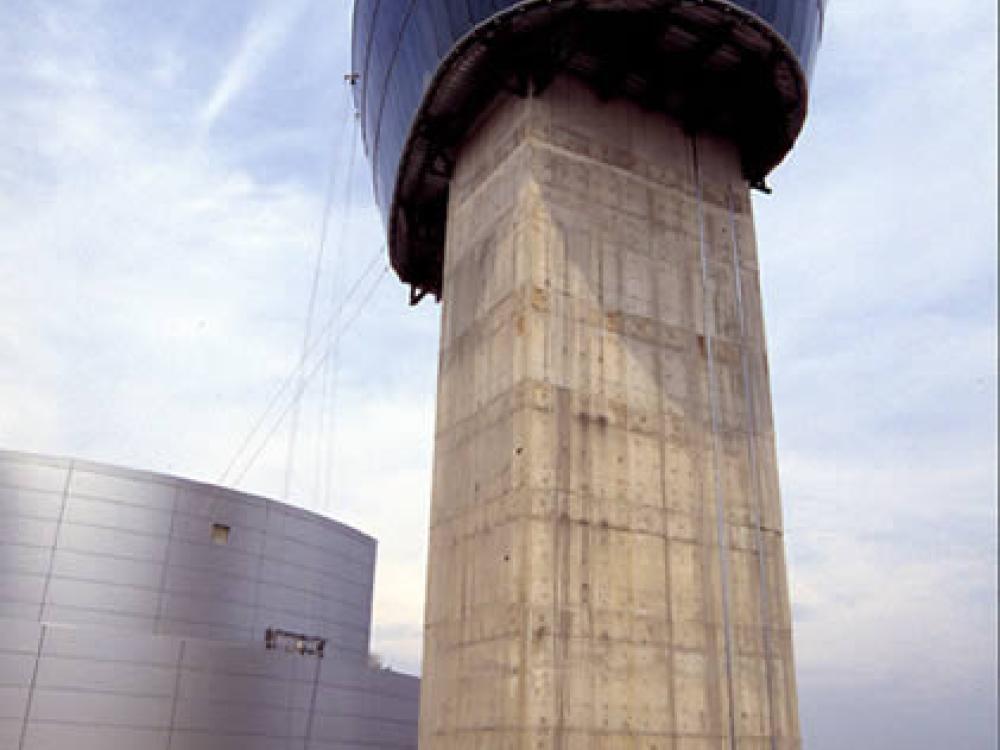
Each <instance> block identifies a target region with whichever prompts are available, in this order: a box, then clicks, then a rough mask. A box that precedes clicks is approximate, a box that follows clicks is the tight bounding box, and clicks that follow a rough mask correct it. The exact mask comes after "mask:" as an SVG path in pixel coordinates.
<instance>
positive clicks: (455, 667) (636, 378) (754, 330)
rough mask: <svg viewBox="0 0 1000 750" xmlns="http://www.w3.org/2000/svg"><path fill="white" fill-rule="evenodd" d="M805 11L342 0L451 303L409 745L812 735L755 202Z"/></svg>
mask: <svg viewBox="0 0 1000 750" xmlns="http://www.w3.org/2000/svg"><path fill="white" fill-rule="evenodd" d="M823 14H824V2H821V0H733V1H728V0H521V1H520V2H515V1H514V0H356V3H355V9H354V39H353V57H354V73H355V74H356V81H357V85H356V86H355V96H356V106H357V109H358V111H359V113H360V116H361V119H362V124H363V133H364V139H365V148H366V151H367V154H368V156H369V159H370V161H371V164H372V168H373V177H374V187H375V195H376V200H377V201H378V204H379V206H380V208H381V210H382V213H383V217H384V219H385V222H386V226H387V230H388V238H389V241H388V244H389V251H390V256H391V260H392V265H393V267H394V269H395V270H396V272H397V274H398V275H399V278H400V279H401V280H402V281H403V282H405V283H406V284H408V285H409V286H410V289H411V301H412V302H414V303H416V302H419V301H420V300H421V299H423V298H425V297H426V296H427V295H432V296H434V297H436V298H438V299H440V300H441V301H442V323H441V352H440V369H439V382H438V406H437V426H436V435H435V440H436V442H435V459H434V481H433V498H432V504H431V530H430V544H429V549H430V554H429V561H428V584H427V604H426V614H425V620H426V627H425V640H424V666H423V675H422V677H423V679H422V685H421V718H420V746H421V748H422V750H438V749H445V748H446V749H448V750H467V749H470V748H504V749H505V750H507V749H510V750H529V748H530V750H550V749H551V750H556V749H559V750H598V749H601V750H604V749H607V750H611V749H612V748H613V749H614V750H624V749H625V748H629V749H632V748H634V749H635V750H639V749H640V748H641V749H642V750H667V749H668V748H670V749H677V750H708V749H709V748H712V749H713V750H718V749H719V748H727V749H729V750H735V749H736V748H746V749H747V750H750V749H751V748H753V749H754V750H765V748H766V749H768V750H777V749H779V748H782V749H784V748H799V747H800V746H801V741H800V734H799V727H798V711H797V701H796V689H795V673H794V665H793V658H792V633H791V617H790V611H789V598H788V589H787V580H786V572H785V557H784V543H783V538H782V517H781V508H780V499H779V492H778V477H777V467H776V462H775V446H774V432H773V420H772V412H771V396H770V385H769V378H768V369H767V357H766V349H765V343H764V323H763V315H762V310H761V299H760V287H759V277H758V255H757V249H756V244H755V239H754V229H753V218H752V213H751V203H750V197H749V191H750V190H751V189H753V188H758V189H765V190H766V184H765V179H766V177H767V175H768V173H769V172H770V171H771V170H772V169H773V168H774V167H775V166H776V165H777V164H778V163H779V162H780V161H781V160H782V159H783V158H784V157H785V155H786V154H787V153H788V152H789V150H790V149H791V147H792V146H793V144H794V143H795V140H796V138H797V136H798V134H799V132H800V130H801V128H802V125H803V122H804V119H805V114H806V104H807V82H808V79H809V74H810V71H811V69H812V67H813V61H814V58H815V54H816V50H817V48H818V45H819V41H820V37H821V34H822V25H823Z"/></svg>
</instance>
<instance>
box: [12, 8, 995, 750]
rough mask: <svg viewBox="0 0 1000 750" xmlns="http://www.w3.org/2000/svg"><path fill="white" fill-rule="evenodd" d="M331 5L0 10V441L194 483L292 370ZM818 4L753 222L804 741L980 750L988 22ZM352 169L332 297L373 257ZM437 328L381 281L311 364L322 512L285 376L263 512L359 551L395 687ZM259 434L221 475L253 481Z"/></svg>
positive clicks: (990, 238)
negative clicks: (330, 389) (329, 434)
mask: <svg viewBox="0 0 1000 750" xmlns="http://www.w3.org/2000/svg"><path fill="white" fill-rule="evenodd" d="M140 6H141V7H142V10H141V11H136V10H135V8H138V7H140ZM348 11H349V3H340V2H337V3H328V2H321V1H320V0H314V1H313V2H307V0H293V1H292V2H290V3H282V2H273V3H264V2H261V3H260V4H259V5H258V6H256V11H255V12H254V13H251V15H250V18H249V20H248V21H246V22H245V23H243V22H242V19H244V18H246V6H245V4H244V3H243V2H241V1H240V0H220V2H218V3H212V4H205V3H203V2H201V0H177V2H176V3H161V4H148V3H147V4H139V5H132V4H101V3H94V2H91V0H64V2H61V3H59V4H48V5H47V6H44V8H43V7H42V6H41V5H37V6H36V5H31V4H29V3H7V4H3V3H0V404H2V408H0V446H2V447H4V448H14V449H25V450H35V451H41V452H52V453H64V454H72V455H78V456H81V457H86V458H92V459H96V460H103V461H109V462H112V463H119V464H124V465H134V466H136V467H140V468H148V469H154V470H163V471H171V472H175V473H179V474H181V475H185V476H191V477H194V478H199V479H204V480H208V481H214V480H215V479H216V478H217V477H218V475H219V474H220V472H221V471H222V469H223V468H224V467H225V465H226V463H227V462H228V460H229V458H230V457H231V455H232V453H233V451H234V450H235V449H236V447H237V446H238V445H239V443H240V441H241V440H242V438H243V437H244V436H245V434H246V431H247V430H248V429H249V427H250V425H251V424H252V423H253V420H254V419H255V418H256V417H257V416H258V415H259V414H260V411H261V410H262V409H263V406H264V404H265V403H266V401H267V397H268V396H269V395H270V394H271V393H272V392H273V390H274V388H275V387H276V386H277V385H278V384H279V383H280V382H281V381H282V380H283V378H284V376H285V375H286V374H287V372H288V369H289V367H290V366H291V365H292V363H294V362H295V360H296V356H297V353H296V349H297V344H298V342H299V341H301V326H302V314H303V311H304V308H305V304H304V298H305V295H306V294H307V293H308V283H309V276H310V268H309V263H310V258H311V257H312V256H313V253H314V250H315V242H316V235H317V233H318V226H319V223H320V211H321V204H322V195H323V188H324V185H325V181H326V178H327V162H326V161H325V160H326V159H327V158H328V156H327V154H328V153H329V151H330V148H329V138H330V136H331V131H334V130H336V128H337V125H336V123H337V122H339V121H340V120H342V119H344V118H348V117H349V116H350V113H349V111H348V109H347V107H346V103H344V102H343V99H342V98H339V97H337V98H336V103H337V107H333V108H332V107H330V106H329V103H330V101H331V98H334V97H331V95H330V94H331V86H330V83H329V82H330V81H331V79H333V80H334V81H336V79H337V74H338V73H339V72H341V71H346V70H348V69H349V62H348V61H347V44H348V40H349V36H350V35H349V29H348V27H347V22H348V16H349V13H348ZM829 14H830V15H829V18H828V24H827V38H826V47H825V49H824V50H823V51H822V54H821V57H820V63H819V68H818V71H817V80H816V84H815V87H814V101H813V107H812V113H811V119H810V122H809V124H808V126H807V130H806V133H805V135H804V137H803V139H802V142H801V143H800V145H799V148H798V149H797V151H796V153H795V154H794V155H793V156H792V157H791V158H790V160H789V162H788V163H787V164H786V165H784V166H782V167H781V168H780V169H779V170H778V172H777V173H776V174H775V175H774V178H773V182H774V185H775V187H776V194H775V196H774V197H773V198H768V199H765V200H760V201H758V202H757V210H758V220H759V239H760V251H761V252H760V255H761V259H762V269H763V270H762V273H763V281H764V293H765V302H766V307H767V317H768V329H769V336H770V342H771V363H772V368H771V371H772V374H773V378H774V383H773V385H774V403H775V409H776V418H777V426H778V430H779V450H780V455H779V462H780V468H781V472H782V480H783V485H782V486H783V496H784V501H785V509H786V519H787V524H786V528H787V540H788V550H789V557H790V570H791V577H792V584H793V600H794V606H795V614H796V649H797V657H798V666H799V673H800V703H801V708H802V716H803V728H804V733H805V736H806V738H807V747H809V748H810V750H839V749H840V748H843V747H851V748H855V749H857V750H865V749H868V748H870V749H871V750H885V748H890V749H892V750H895V748H902V747H906V748H907V750H936V748H937V747H941V746H944V745H945V744H946V743H947V744H949V745H950V746H954V747H963V748H964V747H969V748H973V749H974V750H979V748H984V749H985V748H990V747H994V746H995V738H996V702H995V665H996V637H995V626H996V619H997V618H996V598H995V594H996V558H997V549H996V471H995V459H996V451H997V449H996V428H997V424H996V407H997V403H996V388H997V374H996V358H997V347H996V327H997V326H996V231H997V225H996V210H995V206H996V199H997V187H996V172H995V165H996V157H997V154H996V96H997V94H996V37H995V28H996V8H995V4H992V3H982V2H980V1H979V0H956V2H954V3H949V4H948V7H947V8H946V9H942V5H941V3H940V2H938V1H937V0H935V1H934V2H931V0H900V2H897V3H831V4H830V10H829ZM278 81H280V82H281V85H280V86H279V85H277V84H276V82H278ZM334 93H338V94H339V93H340V92H337V91H335V92H334ZM237 102H239V105H240V106H235V103H237ZM223 128H225V131H226V138H200V137H199V136H202V135H204V134H205V133H206V132H209V131H214V132H220V131H221V130H222V129H223ZM335 150H336V152H337V153H339V154H341V155H343V154H346V149H345V148H343V147H341V148H338V149H335ZM320 155H322V157H321V156H320ZM364 171H365V167H364V166H363V163H362V160H361V159H360V158H359V159H358V163H357V174H355V175H354V176H353V178H354V179H355V180H356V181H358V184H357V186H356V189H355V191H354V195H355V196H356V199H355V201H354V202H353V203H352V204H351V205H345V204H344V203H343V201H342V200H341V199H340V198H338V201H336V202H335V206H334V216H333V220H332V224H333V225H334V226H340V225H342V224H345V223H346V225H347V227H348V231H347V238H348V241H347V245H346V247H345V252H344V253H343V256H342V257H343V259H344V260H343V262H344V265H343V267H341V268H339V269H338V270H339V273H340V274H341V277H340V279H339V288H341V289H343V288H344V284H345V282H347V281H350V280H352V279H353V278H354V277H355V275H356V273H357V272H358V271H359V270H360V267H361V266H362V265H364V263H365V261H366V260H367V258H369V257H371V256H370V253H371V252H372V251H374V250H375V249H376V248H377V247H378V246H379V245H380V244H381V242H382V237H383V228H382V227H381V224H380V222H379V220H378V218H377V216H376V214H375V211H374V209H373V207H372V206H371V205H370V203H369V202H368V201H367V200H364V201H361V200H358V199H357V196H363V195H365V192H366V191H367V187H363V186H362V183H364V182H365V181H366V179H367V178H366V177H365V176H364ZM336 195H337V196H343V195H344V191H342V190H339V189H338V191H337V192H336ZM332 286H334V285H333V284H330V283H328V281H325V282H324V288H325V289H330V288H331V287H332ZM330 296H331V295H329V294H328V295H326V296H324V298H323V304H324V313H323V315H321V318H322V319H325V315H326V314H328V313H329V309H330V302H331V300H330V299H329V297H330ZM437 315H438V310H437V309H436V308H434V307H433V306H429V305H424V306H421V307H419V308H417V309H415V310H414V309H410V308H408V307H407V306H406V304H405V290H404V289H402V288H400V287H398V286H397V285H395V284H393V283H383V285H382V287H380V289H379V293H378V294H376V296H375V298H374V299H373V300H372V303H371V307H370V309H369V311H368V312H367V313H366V314H364V315H362V316H361V317H360V318H359V319H358V322H357V324H356V328H355V329H353V330H352V334H351V335H350V336H349V337H348V339H346V341H345V346H344V349H343V350H342V356H341V365H340V370H339V374H340V391H339V398H338V402H337V403H338V404H339V409H338V410H337V412H336V425H337V429H336V437H337V439H336V450H334V451H333V470H334V477H335V482H336V486H337V490H336V492H335V494H334V496H333V498H332V503H331V504H329V505H326V504H324V502H323V500H322V499H321V498H319V497H318V495H317V494H316V492H315V488H314V481H313V474H314V468H315V467H314V465H313V464H314V463H315V461H316V460H319V456H318V455H317V459H313V458H312V456H313V455H314V454H317V451H316V442H317V436H318V431H319V430H318V426H317V423H318V419H317V417H318V412H319V411H320V403H319V401H318V400H317V399H316V396H315V392H314V391H315V389H313V391H310V395H309V397H308V398H309V399H310V400H309V402H308V403H307V404H306V406H305V408H304V409H303V419H302V424H301V435H300V439H299V444H300V445H302V446H303V452H304V454H308V456H309V457H310V458H309V459H308V460H303V461H302V462H300V463H299V466H300V467H301V471H300V473H299V474H297V475H296V479H295V482H294V484H293V491H292V497H291V498H290V499H291V500H292V501H293V502H295V503H297V504H300V505H302V506H305V507H311V508H313V509H316V510H321V511H323V512H328V513H331V514H332V515H334V516H335V517H337V518H339V519H341V520H344V521H346V522H348V523H352V524H354V525H357V526H358V527H359V528H361V529H364V530H365V531H368V532H369V533H372V534H374V535H375V536H376V537H378V539H379V540H380V546H379V561H378V572H377V585H376V593H375V623H374V624H375V630H374V634H375V642H374V645H373V648H374V649H375V650H376V651H378V652H380V653H382V654H383V655H385V656H386V657H387V658H388V660H389V661H390V663H392V664H394V665H396V666H401V667H406V668H410V669H416V668H417V667H418V666H419V663H420V648H421V620H422V608H423V595H424V575H423V574H424V564H425V559H426V549H425V544H426V528H427V505H428V501H429V493H430V478H429V477H430V462H431V448H432V439H433V398H434V376H435V364H436V347H437V329H436V325H437ZM282 436H283V433H282V431H281V429H279V431H278V433H277V437H276V439H275V440H274V441H273V443H272V448H271V449H269V450H265V451H264V452H263V453H262V454H261V456H260V459H259V460H258V462H257V463H256V465H255V466H254V469H253V471H251V472H250V473H249V474H248V475H247V477H246V480H245V483H244V484H243V488H244V489H247V490H250V491H254V492H258V493H261V494H274V493H275V492H276V491H277V490H278V488H280V487H281V485H282V477H283V472H284V450H283V447H284V444H285V443H284V440H283V439H282ZM348 436H349V439H348ZM845 715H849V716H850V717H851V719H852V721H850V722H845V721H843V718H842V717H843V716H845Z"/></svg>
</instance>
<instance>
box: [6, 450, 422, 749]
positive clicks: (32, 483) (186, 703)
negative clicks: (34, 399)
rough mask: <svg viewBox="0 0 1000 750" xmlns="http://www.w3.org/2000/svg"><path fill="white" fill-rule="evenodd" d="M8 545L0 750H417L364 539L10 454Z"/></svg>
mask: <svg viewBox="0 0 1000 750" xmlns="http://www.w3.org/2000/svg"><path fill="white" fill-rule="evenodd" d="M223 527H225V528H226V529H228V532H227V533H226V534H223V536H228V538H227V539H226V540H225V543H220V542H221V541H222V540H221V539H220V537H219V535H218V534H214V535H213V530H214V529H216V528H219V529H222V528H223ZM0 545H2V546H0V748H4V749H6V748H18V750H43V749H50V748H51V749H53V750H55V749H56V748H59V749H60V750H62V749H63V748H70V747H71V748H74V750H88V749H89V748H102V750H104V749H107V748H115V750H126V749H128V748H136V750H138V749H140V748H141V749H142V750H146V749H147V748H157V749H158V748H165V749H167V750H195V749H200V748H206V749H207V748H212V749H213V750H219V749H224V748H234V749H235V748H240V750H244V749H247V748H249V749H257V748H260V749H263V748H267V749H268V750H271V749H272V748H273V749H274V750H278V749H279V748H280V749H281V750H286V749H287V748H306V749H307V750H308V749H309V748H356V747H358V746H364V747H377V748H412V747H415V746H416V739H415V738H416V717H417V693H418V681H417V680H416V679H415V678H413V677H409V676H406V675H400V674H396V673H392V672H388V671H383V670H378V669H371V668H370V667H369V666H368V661H367V659H368V637H369V624H370V619H371V591H372V580H373V572H374V560H375V541H374V540H373V539H371V538H370V537H367V536H365V535H364V534H361V533H360V532H357V531H355V530H353V529H350V528H348V527H345V526H343V525H341V524H338V523H336V522H334V521H331V520H329V519H325V518H321V517H319V516H315V515H313V514H310V513H306V512H304V511H300V510H296V509H293V508H289V507H287V506H284V505H281V504H279V503H275V502H273V501H269V500H265V499H262V498H255V497H249V496H246V495H242V494H240V493H236V492H232V491H229V490H223V489H221V488H218V487H212V486H208V485H201V484H197V483H193V482H186V481H183V480H179V479H174V478H171V477H163V476H158V475H153V474H147V473H142V472H133V471H127V470H122V469H115V468H111V467H106V466H100V465H96V464H90V463H85V462H72V461H66V460H60V459H49V458H43V457H36V456H27V455H23V454H16V453H3V452H0ZM268 627H276V628H281V629H283V630H288V631H293V632H298V633H303V634H306V635H310V636H318V637H322V638H326V639H328V642H327V647H326V651H325V654H326V655H325V656H324V657H323V658H318V657H316V656H306V655H300V654H297V653H286V652H283V651H274V650H271V651H268V650H265V641H264V633H265V631H266V629H267V628H268Z"/></svg>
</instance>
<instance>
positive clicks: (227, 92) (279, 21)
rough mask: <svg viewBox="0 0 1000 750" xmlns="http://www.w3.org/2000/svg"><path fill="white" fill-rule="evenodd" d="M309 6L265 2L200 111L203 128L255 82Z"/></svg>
mask: <svg viewBox="0 0 1000 750" xmlns="http://www.w3.org/2000/svg"><path fill="white" fill-rule="evenodd" d="M305 9H306V2H305V0H282V2H264V3H262V4H261V7H260V9H259V10H258V12H257V13H256V14H255V15H254V16H253V17H252V18H251V19H250V22H249V23H248V24H247V27H246V29H245V30H244V32H243V37H242V39H241V40H240V44H239V48H238V49H237V51H236V54H235V55H233V57H232V59H231V60H230V62H229V64H228V65H227V66H226V68H225V70H224V71H223V73H222V75H221V77H220V78H219V81H218V83H217V84H216V86H215V89H214V90H213V91H212V95H211V96H210V97H209V99H208V101H207V102H206V103H205V106H204V107H203V108H202V110H201V113H200V119H201V124H202V127H203V128H204V129H205V130H209V129H211V127H212V124H213V123H214V122H215V121H216V120H217V119H218V118H219V116H220V115H221V114H222V113H223V112H224V111H225V109H226V107H228V106H229V104H230V102H232V101H233V100H234V99H235V98H236V97H237V96H239V94H240V92H241V91H243V90H244V89H245V88H246V87H247V86H248V85H250V84H251V83H252V82H253V79H254V76H256V75H257V74H258V73H259V72H260V71H261V69H262V68H263V67H264V66H265V65H266V64H267V62H268V60H269V59H270V58H271V57H272V56H273V55H274V53H275V52H276V51H277V50H279V49H280V48H281V46H282V44H283V43H284V42H285V40H286V39H287V37H288V35H289V33H290V32H291V31H292V28H293V27H294V25H295V23H296V22H297V21H298V20H299V18H300V17H301V16H302V13H303V12H304V11H305Z"/></svg>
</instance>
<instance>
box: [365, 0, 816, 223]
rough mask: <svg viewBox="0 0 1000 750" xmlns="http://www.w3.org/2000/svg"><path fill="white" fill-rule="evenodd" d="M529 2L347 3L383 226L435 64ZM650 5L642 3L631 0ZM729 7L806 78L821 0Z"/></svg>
mask: <svg viewBox="0 0 1000 750" xmlns="http://www.w3.org/2000/svg"><path fill="white" fill-rule="evenodd" d="M683 2H686V0H678V3H676V4H677V5H680V4H682V3H683ZM530 4H531V3H530V2H524V1H523V0H355V5H354V29H353V43H352V49H353V69H354V72H355V73H357V74H359V80H360V85H358V86H357V87H356V89H355V98H356V106H357V110H358V112H359V113H360V114H361V119H362V124H363V136H364V143H365V149H366V151H367V153H368V156H369V159H370V161H371V164H372V173H373V174H372V176H373V183H374V188H375V198H376V201H377V203H378V205H379V208H380V209H381V211H382V216H383V218H384V219H385V220H386V222H387V223H388V221H389V211H390V207H391V204H392V201H393V191H394V189H395V185H396V177H397V172H398V170H399V167H400V160H401V158H402V154H403V149H404V146H405V144H406V140H407V137H408V135H409V133H410V129H411V126H412V125H413V122H414V119H415V117H416V115H417V112H418V109H419V108H420V106H421V102H422V99H423V97H424V93H425V91H426V90H427V87H428V86H429V84H430V82H431V80H432V79H433V78H434V76H435V74H436V72H437V71H438V69H439V67H440V65H441V62H442V61H443V60H444V58H445V57H446V56H447V55H448V54H449V53H450V52H451V51H452V50H453V49H454V48H455V46H456V44H457V43H458V42H459V41H460V40H462V39H463V37H466V35H468V34H469V33H470V32H472V31H473V30H475V29H476V27H478V26H480V25H481V24H483V23H484V22H487V21H489V20H490V19H491V18H493V17H494V16H496V15H497V14H499V13H501V12H503V11H508V10H510V9H512V8H515V7H516V6H519V5H522V6H527V5H530ZM628 4H629V3H627V2H626V3H624V5H628ZM652 4H654V3H650V2H648V0H647V1H645V2H641V3H639V2H637V3H635V5H638V6H650V5H652ZM688 4H690V5H693V3H688ZM720 4H721V3H720ZM730 4H731V5H732V6H736V7H738V8H741V9H743V10H746V11H750V12H751V13H752V14H754V15H755V16H756V17H757V18H759V19H760V20H762V21H764V22H765V23H766V24H768V25H769V26H770V27H771V28H772V29H773V30H774V31H776V32H777V33H778V34H779V35H780V36H781V37H782V38H783V39H784V40H785V42H786V43H787V44H788V46H789V47H790V48H791V50H792V51H793V53H794V54H795V56H796V57H797V59H798V62H799V64H800V66H801V67H802V69H803V70H804V71H805V72H806V75H807V76H808V75H809V74H810V73H811V71H812V69H813V65H814V63H815V58H816V52H817V50H818V47H819V43H820V38H821V35H822V26H823V14H824V6H825V2H823V0H730Z"/></svg>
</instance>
